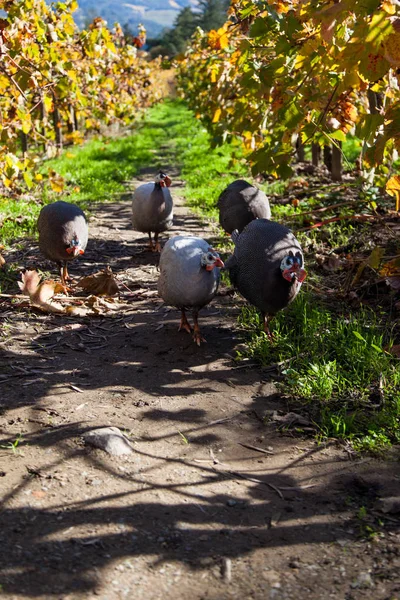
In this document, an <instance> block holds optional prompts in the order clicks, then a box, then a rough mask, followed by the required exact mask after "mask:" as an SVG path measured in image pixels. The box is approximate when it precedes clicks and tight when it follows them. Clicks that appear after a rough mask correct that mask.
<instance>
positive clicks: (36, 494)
mask: <svg viewBox="0 0 400 600" xmlns="http://www.w3.org/2000/svg"><path fill="white" fill-rule="evenodd" d="M32 496H34V498H39V499H40V498H45V497H46V492H45V491H43V490H33V492H32Z"/></svg>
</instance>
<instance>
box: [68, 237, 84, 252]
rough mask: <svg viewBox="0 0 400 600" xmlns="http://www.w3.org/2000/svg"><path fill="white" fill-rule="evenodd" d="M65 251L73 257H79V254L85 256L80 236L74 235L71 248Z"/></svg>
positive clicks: (70, 244)
mask: <svg viewBox="0 0 400 600" xmlns="http://www.w3.org/2000/svg"><path fill="white" fill-rule="evenodd" d="M65 250H66V252H67V254H70V255H71V256H73V257H75V256H78V255H79V254H84V252H85V251H84V249H83V248H82V244H81V242H80V240H79V238H78V236H77V235H76V233H75V234H74V236H73V238H72V239H71V241H70V243H69V246H67V247H66V249H65Z"/></svg>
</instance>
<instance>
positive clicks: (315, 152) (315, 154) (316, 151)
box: [311, 142, 321, 167]
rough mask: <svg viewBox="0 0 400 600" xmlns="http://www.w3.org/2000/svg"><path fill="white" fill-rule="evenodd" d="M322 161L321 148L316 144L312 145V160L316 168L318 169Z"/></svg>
mask: <svg viewBox="0 0 400 600" xmlns="http://www.w3.org/2000/svg"><path fill="white" fill-rule="evenodd" d="M320 159H321V146H320V145H319V144H317V143H316V142H313V143H312V144H311V160H312V164H313V165H314V167H318V165H319V161H320Z"/></svg>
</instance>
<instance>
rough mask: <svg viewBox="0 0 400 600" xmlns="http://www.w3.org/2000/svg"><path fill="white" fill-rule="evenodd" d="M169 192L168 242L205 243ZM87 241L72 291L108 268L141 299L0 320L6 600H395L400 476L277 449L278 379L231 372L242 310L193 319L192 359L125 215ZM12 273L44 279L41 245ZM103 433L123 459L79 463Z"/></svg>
mask: <svg viewBox="0 0 400 600" xmlns="http://www.w3.org/2000/svg"><path fill="white" fill-rule="evenodd" d="M172 175H174V174H173V173H172ZM148 178H149V174H146V173H144V174H143V177H142V178H141V181H143V180H148ZM134 183H135V182H134ZM172 191H173V193H174V197H175V198H176V204H177V208H176V224H175V226H174V230H173V233H178V232H182V233H183V232H188V231H190V232H191V233H193V234H196V235H201V236H204V237H206V239H208V240H209V241H211V242H212V241H213V239H214V238H215V237H216V236H218V232H217V230H216V229H215V228H214V229H213V227H212V226H210V225H204V224H202V223H201V222H200V221H199V219H197V218H196V217H195V216H193V215H191V214H190V213H189V211H188V210H187V208H185V207H184V206H183V202H182V200H181V199H180V198H179V191H180V188H179V185H177V184H176V183H175V186H174V188H173V189H172ZM90 236H91V237H90V243H89V247H88V251H87V253H86V254H85V258H84V260H81V261H79V262H77V263H76V264H75V265H74V266H73V267H72V269H71V274H72V275H75V276H78V275H82V274H84V273H85V274H88V273H90V272H94V271H96V270H98V268H99V267H100V268H101V267H104V266H106V265H107V264H109V265H110V266H111V267H112V269H113V271H114V273H116V274H117V275H118V277H119V279H120V280H121V281H123V282H124V283H125V284H126V285H127V286H128V287H129V288H130V289H131V290H132V291H133V292H135V291H136V296H128V295H127V296H126V298H127V302H128V303H129V306H128V307H127V308H126V309H124V310H123V311H121V312H119V313H118V314H117V315H116V316H114V317H112V316H104V317H99V318H97V319H93V318H92V319H88V318H82V319H77V318H73V319H72V318H67V317H60V316H49V315H42V314H39V313H35V312H29V311H28V310H27V309H20V310H15V309H10V307H9V306H7V305H5V304H3V305H1V308H0V310H1V312H0V317H1V322H2V325H3V329H2V340H3V342H2V344H1V346H2V349H3V359H2V362H1V370H0V394H1V396H0V490H1V503H0V511H1V512H0V590H1V593H2V597H4V598H6V599H11V598H21V597H23V598H29V597H36V598H63V599H67V598H68V599H73V598H78V597H82V598H94V597H96V598H101V599H103V600H117V599H120V598H129V599H133V598H135V599H136V598H138V599H142V598H143V599H146V600H153V599H154V600H155V599H163V600H165V599H169V598H171V599H172V598H174V599H186V598H188V599H189V598H191V599H193V600H200V599H212V600H220V599H225V598H226V599H228V598H229V599H230V598H232V599H233V598H235V599H236V598H237V599H238V600H239V599H240V600H241V599H250V598H256V599H270V598H271V599H281V598H282V599H293V600H297V599H299V600H302V599H303V598H304V599H306V598H307V599H321V600H322V599H323V600H325V599H326V598H337V599H344V598H346V599H355V600H357V599H361V598H363V599H365V598H371V599H387V600H389V599H394V598H399V597H400V577H399V573H400V544H399V541H400V536H399V530H398V525H399V515H398V513H396V507H395V506H394V505H393V503H392V504H390V502H389V500H388V498H389V497H393V496H397V497H399V496H400V491H399V487H400V480H399V473H398V470H397V468H396V467H398V464H397V465H396V463H395V462H394V461H389V462H385V463H384V462H378V461H376V460H374V459H371V458H368V457H364V458H363V459H361V460H360V459H352V456H351V454H349V453H348V452H347V451H346V449H345V448H344V447H343V446H340V445H337V444H335V443H334V442H332V443H329V444H321V445H317V444H316V443H315V441H313V439H309V440H308V439H305V438H301V437H299V436H297V437H296V435H295V433H294V432H293V430H289V431H287V433H286V434H282V433H279V432H278V431H277V428H276V422H274V421H273V420H270V419H269V416H271V415H273V414H274V411H278V410H283V412H284V411H285V406H283V404H282V402H280V401H279V397H278V395H277V394H276V390H275V387H274V384H273V383H272V382H271V380H270V376H271V372H270V371H268V370H264V371H262V370H260V369H258V368H254V367H251V366H249V365H248V364H246V363H244V364H239V365H238V364H237V363H234V362H233V361H232V358H231V357H232V356H234V348H235V346H236V345H237V344H238V343H240V342H241V333H240V330H239V329H238V326H237V323H236V316H237V312H238V305H239V304H240V302H241V300H240V299H239V298H233V297H232V296H229V295H228V296H226V295H225V296H224V295H221V296H218V297H217V298H216V299H215V301H214V302H213V303H212V304H211V306H209V307H208V308H206V309H204V310H203V311H202V313H201V320H200V324H201V326H202V331H203V334H204V335H205V337H206V339H207V341H208V343H207V344H204V345H202V346H201V347H200V348H198V347H197V346H196V345H195V344H194V343H193V342H192V340H191V338H190V337H189V336H188V335H187V334H186V333H185V332H178V331H177V327H178V323H179V313H178V311H176V310H169V309H166V308H165V307H164V306H163V305H162V303H161V301H160V299H159V298H158V297H157V295H156V291H155V290H156V281H157V267H156V264H157V260H158V257H156V256H154V255H151V254H150V253H148V252H146V251H144V248H145V243H146V240H145V237H144V236H142V235H140V234H137V233H135V232H133V231H132V229H131V226H130V202H129V200H126V201H121V202H120V203H115V204H105V205H99V206H97V207H96V209H95V210H94V212H93V216H92V218H91V222H90ZM164 239H165V238H164ZM8 258H9V261H10V259H12V260H16V261H20V264H21V265H23V266H25V267H27V266H30V265H31V266H32V265H35V264H38V261H39V264H41V265H42V266H43V267H47V268H48V264H46V263H44V262H43V260H42V258H41V257H40V256H39V254H38V253H37V250H36V247H35V245H33V246H31V248H29V247H28V248H27V250H25V251H22V252H21V251H20V250H18V251H16V252H15V254H13V255H12V256H11V257H8ZM276 414H278V415H279V414H282V413H275V415H276ZM104 426H115V427H118V428H120V429H121V430H122V431H124V432H125V433H126V434H127V435H128V436H129V438H130V439H131V440H132V442H133V447H134V451H133V453H132V454H130V455H128V456H123V457H112V456H109V455H108V454H106V453H105V452H104V451H102V450H99V449H93V448H91V447H89V446H86V445H84V443H83V441H82V435H83V434H84V433H85V432H87V431H89V430H92V429H94V428H96V427H104ZM15 440H19V442H17V443H15V444H14V446H15V447H14V449H12V448H11V447H10V443H12V442H15ZM249 446H253V448H251V447H249ZM260 449H261V450H260ZM384 511H386V512H384ZM379 522H380V525H379V524H378V523H379Z"/></svg>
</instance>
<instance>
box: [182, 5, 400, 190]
mask: <svg viewBox="0 0 400 600" xmlns="http://www.w3.org/2000/svg"><path fill="white" fill-rule="evenodd" d="M398 13H399V7H398V3H397V2H395V0H393V1H392V0H384V1H383V2H380V1H379V0H340V1H339V2H335V3H331V2H326V1H325V0H316V1H314V0H313V1H307V0H306V1H300V0H277V1H273V0H270V1H267V0H264V1H260V0H231V7H230V10H229V18H228V21H227V22H226V23H225V25H224V26H223V27H222V28H220V29H219V30H217V31H211V32H209V33H207V34H206V33H204V32H203V31H202V30H201V29H198V30H197V32H196V33H195V34H194V36H193V38H192V44H191V46H190V47H189V48H188V50H187V52H186V54H185V56H184V58H183V59H182V60H181V62H180V64H179V67H178V81H179V88H180V91H181V93H182V95H184V97H185V98H186V99H187V100H188V102H189V105H190V106H191V107H192V108H193V109H194V110H195V112H196V114H197V115H198V117H199V118H201V119H202V120H203V121H204V123H205V124H206V126H207V127H208V128H209V130H210V131H211V132H212V134H213V136H214V140H215V142H216V143H222V142H223V141H224V140H226V139H229V138H230V137H232V136H240V137H241V139H242V141H243V145H244V148H245V150H246V152H247V156H248V159H249V161H250V163H251V165H252V169H253V173H261V172H263V173H265V172H266V173H271V174H273V175H275V176H277V177H282V178H286V177H289V176H290V175H291V173H292V169H291V166H290V163H291V160H292V157H293V152H294V150H293V143H292V141H293V137H294V136H299V139H300V140H301V141H302V143H303V144H308V143H311V142H316V143H318V144H321V145H324V144H327V143H329V144H334V145H335V146H336V147H340V143H341V142H344V141H345V140H346V137H347V136H348V135H356V136H357V137H358V138H360V140H361V141H362V149H361V156H360V164H361V165H362V166H363V168H364V172H365V173H366V172H367V171H368V173H369V174H371V172H372V173H373V174H374V175H379V176H380V177H381V180H382V181H383V180H384V179H385V178H386V179H387V178H388V176H389V174H390V169H391V166H392V162H393V158H394V157H395V156H396V153H395V151H397V150H399V148H400V134H399V131H400V94H399V73H398V70H399V68H400V15H399V14H398ZM399 72H400V71H399Z"/></svg>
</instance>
